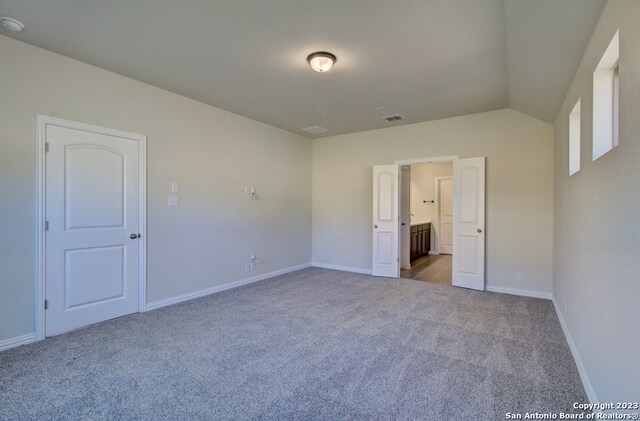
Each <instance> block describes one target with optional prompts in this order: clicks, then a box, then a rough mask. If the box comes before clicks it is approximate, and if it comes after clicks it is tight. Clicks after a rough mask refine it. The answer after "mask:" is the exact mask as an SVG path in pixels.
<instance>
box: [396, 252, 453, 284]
mask: <svg viewBox="0 0 640 421" xmlns="http://www.w3.org/2000/svg"><path fill="white" fill-rule="evenodd" d="M400 277H401V278H405V279H415V280H417V281H427V282H436V283H438V284H445V285H451V255H450V254H440V255H437V256H434V255H426V256H422V257H420V258H418V259H416V260H414V261H413V262H411V269H402V271H401V273H400Z"/></svg>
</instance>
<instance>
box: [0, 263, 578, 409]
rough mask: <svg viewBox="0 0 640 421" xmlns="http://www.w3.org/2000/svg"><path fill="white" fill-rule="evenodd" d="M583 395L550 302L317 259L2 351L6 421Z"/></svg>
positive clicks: (457, 405) (533, 400)
mask: <svg viewBox="0 0 640 421" xmlns="http://www.w3.org/2000/svg"><path fill="white" fill-rule="evenodd" d="M586 401H587V398H586V396H585V394H584V391H583V389H582V386H581V383H580V379H579V377H578V373H577V371H576V367H575V364H574V361H573V359H572V357H571V353H570V351H569V348H568V347H567V344H566V341H565V339H564V337H563V334H562V331H561V328H560V325H559V324H558V320H557V318H556V315H555V313H554V310H553V307H552V304H551V303H550V302H549V301H546V300H538V299H531V298H522V297H514V296H509V295H503V294H495V293H488V292H483V293H481V292H476V291H468V290H462V289H457V288H453V287H447V286H444V285H437V284H431V283H427V282H419V281H412V280H393V279H381V278H374V277H371V276H365V275H357V274H350V273H344V272H338V271H331V270H325V269H318V268H310V269H305V270H302V271H298V272H294V273H291V274H287V275H283V276H279V277H276V278H272V279H270V280H266V281H263V282H259V283H256V284H253V285H249V286H246V287H243V288H238V289H234V290H230V291H226V292H222V293H219V294H215V295H211V296H209V297H205V298H201V299H198V300H193V301H190V302H187V303H183V304H180V305H176V306H172V307H167V308H163V309H160V310H156V311H151V312H148V313H145V314H136V315H132V316H127V317H124V318H120V319H117V320H112V321H109V322H105V323H102V324H99V325H95V326H92V327H89V328H86V329H82V330H79V331H75V332H72V333H69V334H65V335H61V336H57V337H54V338H50V339H47V340H45V341H41V342H38V343H34V344H31V345H26V346H23V347H20V348H15V349H12V350H9V351H5V352H2V353H0V419H3V420H5V419H10V420H14V419H15V420H25V419H34V420H36V419H37V420H49V419H51V420H54V419H55V420H58V419H83V420H97V419H109V420H120V419H122V420H124V419H127V420H128V419H146V420H162V419H203V420H204V419H206V420H231V419H233V420H287V419H291V420H304V419H327V420H387V419H389V420H390V419H398V420H504V419H505V413H507V412H518V413H524V412H536V411H537V412H559V411H565V412H570V411H571V406H572V404H573V403H574V402H586Z"/></svg>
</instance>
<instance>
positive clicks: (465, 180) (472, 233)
mask: <svg viewBox="0 0 640 421" xmlns="http://www.w3.org/2000/svg"><path fill="white" fill-rule="evenodd" d="M453 174H454V186H453V259H452V260H453V277H452V284H453V285H454V286H458V287H464V288H472V289H477V290H481V291H483V290H484V282H485V280H484V247H485V244H484V241H485V238H484V236H485V229H484V202H485V162H484V157H480V158H469V159H459V160H455V161H453Z"/></svg>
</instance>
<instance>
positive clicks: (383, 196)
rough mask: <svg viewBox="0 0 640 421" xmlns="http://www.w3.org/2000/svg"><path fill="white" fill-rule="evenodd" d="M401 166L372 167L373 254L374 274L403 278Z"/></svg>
mask: <svg viewBox="0 0 640 421" xmlns="http://www.w3.org/2000/svg"><path fill="white" fill-rule="evenodd" d="M398 202H399V192H398V166H397V165H375V166H374V167H373V253H372V260H373V264H372V268H371V272H372V274H373V275H374V276H386V277H390V278H398V277H400V263H399V260H400V259H399V258H398V249H399V243H398V224H399V218H398Z"/></svg>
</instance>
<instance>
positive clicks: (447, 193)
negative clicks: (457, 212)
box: [438, 177, 453, 254]
mask: <svg viewBox="0 0 640 421" xmlns="http://www.w3.org/2000/svg"><path fill="white" fill-rule="evenodd" d="M438 212H439V214H438V223H439V225H440V227H439V228H440V229H439V230H438V231H439V232H440V239H439V241H438V243H439V245H440V247H439V248H438V253H440V254H451V253H452V252H453V178H451V177H449V178H438Z"/></svg>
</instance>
